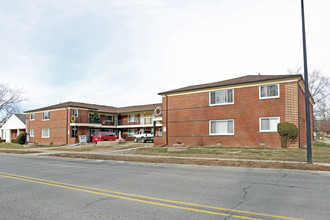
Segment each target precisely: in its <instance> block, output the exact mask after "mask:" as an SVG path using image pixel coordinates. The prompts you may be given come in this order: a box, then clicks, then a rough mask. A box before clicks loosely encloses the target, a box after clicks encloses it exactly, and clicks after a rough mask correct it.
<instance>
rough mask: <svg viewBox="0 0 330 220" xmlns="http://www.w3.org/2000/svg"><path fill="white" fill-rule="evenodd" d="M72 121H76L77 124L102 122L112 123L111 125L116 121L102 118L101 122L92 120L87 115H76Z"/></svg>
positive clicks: (102, 123)
mask: <svg viewBox="0 0 330 220" xmlns="http://www.w3.org/2000/svg"><path fill="white" fill-rule="evenodd" d="M71 123H75V124H87V123H88V124H101V125H110V126H114V125H115V122H114V121H112V120H106V119H102V118H101V119H100V121H99V122H94V121H92V119H91V118H87V117H76V119H75V121H71Z"/></svg>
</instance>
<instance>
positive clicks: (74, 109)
mask: <svg viewBox="0 0 330 220" xmlns="http://www.w3.org/2000/svg"><path fill="white" fill-rule="evenodd" d="M73 111H77V114H74V113H73ZM78 112H79V111H78V109H76V108H73V109H72V115H75V116H76V117H77V118H78V116H79V114H78Z"/></svg>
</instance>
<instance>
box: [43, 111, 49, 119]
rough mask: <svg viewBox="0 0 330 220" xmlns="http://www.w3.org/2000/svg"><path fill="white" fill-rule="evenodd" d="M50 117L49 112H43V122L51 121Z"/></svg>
mask: <svg viewBox="0 0 330 220" xmlns="http://www.w3.org/2000/svg"><path fill="white" fill-rule="evenodd" d="M49 119H50V117H49V112H43V113H42V120H49Z"/></svg>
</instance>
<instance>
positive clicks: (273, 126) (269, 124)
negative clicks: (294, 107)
mask: <svg viewBox="0 0 330 220" xmlns="http://www.w3.org/2000/svg"><path fill="white" fill-rule="evenodd" d="M278 123H280V117H264V118H260V119H259V124H260V125H259V127H260V132H277V124H278Z"/></svg>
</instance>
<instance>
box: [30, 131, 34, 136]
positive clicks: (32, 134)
mask: <svg viewBox="0 0 330 220" xmlns="http://www.w3.org/2000/svg"><path fill="white" fill-rule="evenodd" d="M30 137H34V129H30Z"/></svg>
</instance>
